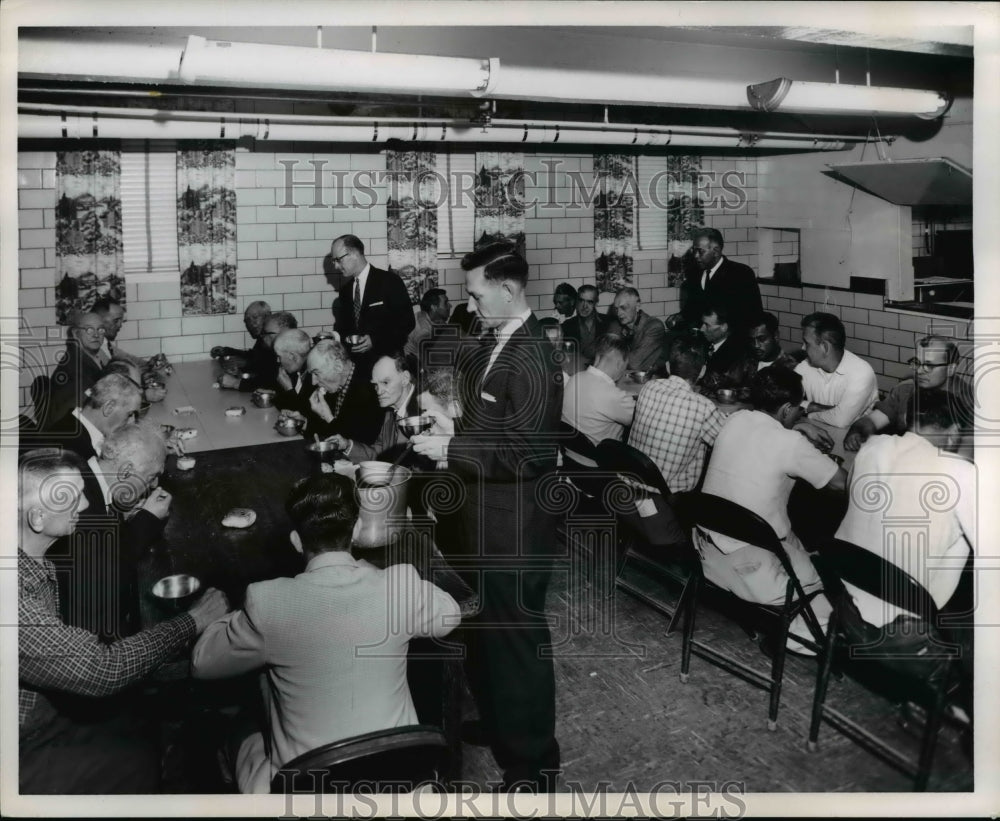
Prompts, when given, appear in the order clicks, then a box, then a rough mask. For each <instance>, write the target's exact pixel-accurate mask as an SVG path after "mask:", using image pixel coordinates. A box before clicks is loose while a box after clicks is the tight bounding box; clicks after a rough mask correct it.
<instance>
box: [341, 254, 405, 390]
mask: <svg viewBox="0 0 1000 821" xmlns="http://www.w3.org/2000/svg"><path fill="white" fill-rule="evenodd" d="M330 256H331V258H332V260H333V267H334V269H335V270H336V271H337V273H339V274H342V275H343V276H346V277H348V281H347V283H346V284H344V285H343V286H342V287H341V289H340V293H339V299H338V301H337V302H336V303H335V305H334V311H333V321H334V329H335V330H336V331H337V333H339V334H340V338H341V339H342V340H346V339H347V337H349V336H353V335H357V336H360V337H361V340H360V341H359V342H357V343H355V344H352V345H351V358H352V359H353V360H354V361H355V363H356V364H357V365H358V366H359V367H360V369H361V371H362V373H361V377H362V378H363V379H366V380H367V379H368V377H369V376H370V375H371V372H372V366H373V365H374V364H375V360H376V359H378V358H379V357H380V356H383V355H384V354H387V353H391V352H393V351H401V350H403V348H404V347H405V345H406V338H407V337H408V336H409V335H410V331H412V330H413V328H414V327H415V326H416V323H417V321H416V318H415V317H414V315H413V306H412V304H411V303H410V295H409V294H408V293H407V291H406V285H404V284H403V280H401V279H400V278H399V277H398V276H397V275H396V274H394V273H392V272H391V271H383V270H381V269H379V268H375V267H373V266H372V265H371V264H370V263H369V262H368V260H367V259H366V258H365V245H364V243H363V242H362V241H361V240H360V239H358V238H357V237H356V236H354V235H353V234H345V235H344V236H342V237H337V238H336V239H335V240H334V241H333V244H332V245H331V246H330Z"/></svg>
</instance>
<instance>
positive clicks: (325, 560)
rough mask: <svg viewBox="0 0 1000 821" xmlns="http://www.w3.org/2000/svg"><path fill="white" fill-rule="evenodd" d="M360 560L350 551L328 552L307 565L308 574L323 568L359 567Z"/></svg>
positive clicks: (319, 554) (314, 557) (314, 558)
mask: <svg viewBox="0 0 1000 821" xmlns="http://www.w3.org/2000/svg"><path fill="white" fill-rule="evenodd" d="M357 566H358V560H357V559H355V558H354V556H352V555H351V551H349V550H326V551H324V552H323V553H318V554H316V555H315V556H313V557H312V558H311V559H310V560H309V563H308V564H307V565H306V573H311V572H312V571H313V570H319V569H320V568H322V567H357Z"/></svg>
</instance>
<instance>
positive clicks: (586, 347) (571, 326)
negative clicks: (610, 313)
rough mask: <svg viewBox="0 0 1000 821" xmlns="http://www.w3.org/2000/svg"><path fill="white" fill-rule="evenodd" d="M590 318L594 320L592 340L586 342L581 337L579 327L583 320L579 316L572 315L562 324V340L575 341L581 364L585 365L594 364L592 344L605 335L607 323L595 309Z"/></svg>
mask: <svg viewBox="0 0 1000 821" xmlns="http://www.w3.org/2000/svg"><path fill="white" fill-rule="evenodd" d="M591 316H593V318H594V336H593V338H592V339H588V340H586V341H585V340H584V338H583V335H582V329H581V325H582V324H583V320H582V319H581V318H580V315H579V314H574V315H573V316H571V317H570V318H569V319H567V320H566V321H565V322H564V323H563V324H562V334H563V339H575V340H576V341H577V343H578V345H579V350H580V356H581V357H582V358H583V364H585V365H593V364H594V358H595V351H594V348H595V344H594V343H595V342H596V341H597V338H598V337H599V336H601V335H602V334H605V333H607V330H608V323H609V320H608V318H607V317H606V316H605V315H604V314H601V313H599V312H598V311H597V310H596V309H595V310H594V313H593V314H591Z"/></svg>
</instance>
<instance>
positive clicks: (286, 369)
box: [274, 328, 313, 414]
mask: <svg viewBox="0 0 1000 821" xmlns="http://www.w3.org/2000/svg"><path fill="white" fill-rule="evenodd" d="M311 350H312V340H311V339H310V338H309V334H307V333H306V332H305V331H303V330H301V329H299V328H288V329H286V330H284V331H282V332H281V333H279V334H278V335H277V336H276V337H275V339H274V355H275V356H276V357H277V358H278V382H277V384H278V393H277V395H276V396H275V397H274V405H275V407H278V408H281V409H283V410H285V409H287V410H294V411H298V412H299V413H303V414H304V413H305V412H306V411H307V410H309V397H310V396H311V395H312V392H313V384H312V379H311V378H310V377H309V374H308V372H307V371H306V358H307V357H308V356H309V351H311Z"/></svg>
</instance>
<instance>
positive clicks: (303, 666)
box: [191, 473, 460, 793]
mask: <svg viewBox="0 0 1000 821" xmlns="http://www.w3.org/2000/svg"><path fill="white" fill-rule="evenodd" d="M287 508H288V513H289V518H290V519H291V521H292V526H293V528H294V529H293V530H292V532H291V534H290V536H289V538H290V540H291V542H292V545H293V546H294V547H295V549H296V550H298V551H300V552H302V553H303V554H304V556H305V559H306V567H305V571H304V572H302V573H300V574H299V575H298V576H296V577H295V578H294V579H287V578H278V579H272V580H270V581H264V582H258V583H256V584H251V585H250V586H249V587H248V588H247V591H246V598H245V600H244V605H243V609H242V610H238V611H235V612H233V613H230V614H229V615H228V616H227V617H225V618H223V619H221V620H219V621H217V622H215V623H214V624H212V625H210V626H209V627H208V629H207V630H206V631H205V633H204V634H203V635H202V637H201V639H200V640H199V641H198V643H197V644H196V645H195V648H194V650H193V652H192V654H191V671H192V674H193V676H194V677H195V678H201V679H216V678H226V677H229V676H237V675H241V674H243V673H248V672H250V671H252V670H256V669H260V668H263V669H262V671H261V676H262V678H263V679H264V686H262V688H261V691H262V693H263V694H264V715H265V716H266V719H265V724H264V726H263V727H262V728H259V729H257V730H256V731H255V732H251V734H250V735H249V736H246V737H244V738H242V739H236V740H235V743H234V745H233V746H234V747H235V748H236V749H235V756H234V757H233V761H232V762H231V763H232V764H233V765H234V770H235V776H236V783H237V785H238V787H239V789H240V792H244V793H246V792H253V793H262V792H264V793H266V792H268V789H269V785H270V782H271V779H272V778H273V777H274V774H275V773H276V772H277V771H278V769H280V768H281V766H282V765H283V764H286V763H287V762H289V761H291V760H292V759H293V758H295V757H297V756H299V755H302V754H303V753H305V752H308V751H309V750H312V749H315V748H316V747H319V746H321V745H323V744H328V743H330V742H332V741H338V740H340V739H343V738H349V737H351V736H355V735H361V734H363V733H370V732H374V731H375V730H384V729H389V728H391V727H404V726H407V725H410V724H416V723H417V712H416V710H415V709H414V706H413V699H412V697H411V695H410V689H409V686H408V685H407V680H406V663H407V649H408V647H409V642H410V639H411V638H416V637H419V636H424V637H438V636H444V635H447V634H448V633H449V632H451V630H452V629H454V627H455V626H456V625H457V624H458V622H459V619H460V614H459V608H458V604H457V603H456V602H455V600H454V599H453V598H452V597H451V596H449V595H448V594H447V593H445V592H444V591H443V590H441V589H440V588H438V587H436V586H435V585H433V584H431V583H430V582H426V581H422V580H421V579H420V577H419V576H418V575H417V571H416V570H415V569H414V567H413V566H412V565H409V564H399V565H392V566H390V567H387V568H386V569H385V570H380V569H378V568H377V567H375V566H373V565H371V564H369V563H368V562H366V561H364V560H361V559H356V558H354V556H352V555H351V551H350V546H351V534H352V532H353V530H354V525H355V522H356V520H357V517H358V506H357V502H356V500H355V495H354V485H353V483H352V482H351V481H350V480H349V479H346V478H345V477H343V476H340V475H338V474H335V473H329V474H322V475H320V476H312V477H309V478H307V479H303V480H302V481H300V482H299V483H298V484H297V485H296V486H295V487H294V488H293V489H292V493H291V495H290V497H289V499H288V504H287ZM265 734H266V736H267V741H265Z"/></svg>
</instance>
